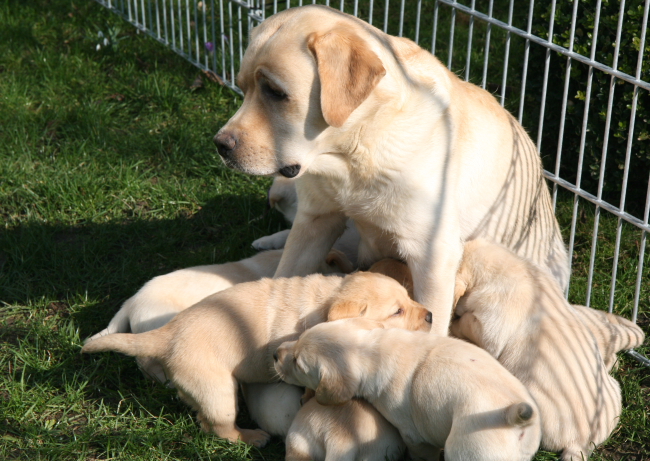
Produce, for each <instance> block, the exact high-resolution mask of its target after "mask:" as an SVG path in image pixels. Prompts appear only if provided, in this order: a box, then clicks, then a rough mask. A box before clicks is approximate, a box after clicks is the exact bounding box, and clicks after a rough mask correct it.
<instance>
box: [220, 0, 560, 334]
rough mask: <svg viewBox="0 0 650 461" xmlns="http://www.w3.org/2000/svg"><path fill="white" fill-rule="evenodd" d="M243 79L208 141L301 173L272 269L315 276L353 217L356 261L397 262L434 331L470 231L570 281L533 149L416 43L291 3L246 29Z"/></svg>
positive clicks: (235, 159) (509, 120)
mask: <svg viewBox="0 0 650 461" xmlns="http://www.w3.org/2000/svg"><path fill="white" fill-rule="evenodd" d="M237 82H238V84H239V86H240V87H241V89H242V90H243V91H244V93H245V98H244V101H243V104H242V106H241V107H240V109H239V110H238V111H237V113H236V114H235V115H234V116H233V117H232V118H231V119H230V120H229V121H228V123H227V124H226V125H225V126H224V127H223V128H222V129H221V130H219V132H218V133H217V135H216V136H215V139H214V141H215V143H216V144H217V149H218V151H219V154H220V155H221V157H222V159H223V161H224V162H225V164H226V165H228V166H230V167H232V168H236V169H238V170H240V171H243V172H246V173H249V174H256V175H282V176H285V177H288V178H295V181H296V188H297V193H298V211H297V214H296V218H295V221H294V224H293V226H292V228H291V232H290V233H289V237H288V240H287V242H286V246H285V251H284V253H283V255H282V260H281V261H280V265H279V267H278V270H277V272H276V273H275V276H293V275H306V274H310V273H313V272H315V271H316V269H317V265H316V263H315V262H316V261H319V260H322V259H324V258H325V255H326V254H327V252H328V251H329V249H330V248H331V247H332V244H333V243H334V241H335V240H336V238H337V237H338V236H339V235H341V233H342V232H343V231H344V229H345V225H346V219H347V218H348V217H349V218H352V219H353V220H354V222H355V225H356V228H357V230H358V231H359V234H360V236H361V243H360V246H359V266H360V267H362V268H366V267H369V266H370V265H371V264H372V263H373V262H375V261H378V260H379V259H382V258H385V257H394V258H398V259H403V260H405V261H406V262H407V263H408V265H409V267H410V268H411V271H412V272H413V279H414V290H415V299H416V300H418V301H419V302H421V303H423V304H424V305H425V306H427V308H428V309H430V310H431V311H432V313H433V314H434V322H433V325H434V328H433V329H432V332H435V333H438V334H444V335H446V334H447V330H448V326H449V321H450V318H451V308H452V304H453V286H454V274H455V273H456V269H457V268H458V265H459V263H460V259H461V256H462V250H463V246H462V242H463V241H464V240H466V239H470V238H475V237H481V236H483V237H489V238H491V239H494V240H496V241H499V242H502V243H504V244H505V245H507V246H508V247H510V248H512V249H513V250H514V251H516V252H517V253H518V254H521V255H523V256H526V257H529V258H531V259H532V260H534V261H536V262H538V263H539V264H540V265H542V266H543V267H546V268H547V269H548V270H549V271H550V272H551V273H553V275H554V276H555V277H556V278H557V279H558V281H559V282H560V284H561V285H566V282H567V280H568V274H569V271H568V258H567V254H566V250H565V248H564V244H563V242H562V237H561V235H560V232H559V227H558V224H557V221H556V219H555V216H554V213H553V209H552V206H551V200H550V194H549V192H548V189H547V186H546V184H545V182H544V179H543V177H542V168H541V162H540V157H539V154H538V152H537V150H536V148H535V145H534V144H533V142H532V141H531V140H530V138H529V137H528V135H527V134H526V131H525V130H524V129H523V127H522V126H521V125H520V124H519V123H518V122H517V121H516V120H515V119H514V118H513V117H512V116H511V115H510V114H509V113H508V112H507V111H506V110H505V109H504V108H502V107H501V106H500V104H499V103H498V101H497V100H496V99H495V98H494V97H493V96H492V95H491V94H489V93H488V92H487V91H484V90H482V89H481V88H479V87H478V86H475V85H472V84H470V83H467V82H464V81H462V80H460V79H459V78H458V77H457V76H456V75H455V74H453V73H452V72H450V71H449V70H447V68H446V67H445V66H444V65H443V64H442V63H440V62H439V61H438V60H437V59H436V58H435V57H434V56H433V55H431V54H430V53H429V52H427V51H425V50H423V49H422V48H420V47H419V46H417V45H416V44H415V43H413V42H412V41H410V40H408V39H405V38H398V37H392V36H389V35H386V34H385V33H383V32H381V31H380V30H379V29H377V28H375V27H372V26H370V25H368V24H367V23H365V22H363V21H361V20H359V19H357V18H355V17H353V16H350V15H347V14H344V13H341V12H340V11H337V10H334V9H331V8H328V7H325V6H319V5H310V6H303V7H299V8H291V9H289V10H286V11H283V12H281V13H278V14H276V15H273V16H272V17H270V18H268V19H266V20H265V21H264V22H263V23H261V24H260V25H259V26H258V27H256V28H255V29H254V30H253V31H252V34H251V40H250V44H249V46H248V49H247V50H246V53H245V55H244V58H243V60H242V63H241V70H240V72H239V75H238V77H237Z"/></svg>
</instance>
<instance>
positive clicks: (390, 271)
mask: <svg viewBox="0 0 650 461" xmlns="http://www.w3.org/2000/svg"><path fill="white" fill-rule="evenodd" d="M368 272H376V273H378V274H384V275H387V276H388V277H390V278H392V279H395V280H397V281H398V282H399V283H400V284H401V285H402V286H403V287H404V288H406V291H407V292H408V294H409V296H410V297H411V298H414V296H413V276H412V275H411V270H410V269H409V267H408V266H407V265H406V264H405V263H403V262H401V261H398V260H397V259H392V258H385V259H382V260H380V261H377V262H376V263H375V264H373V265H372V266H370V269H368Z"/></svg>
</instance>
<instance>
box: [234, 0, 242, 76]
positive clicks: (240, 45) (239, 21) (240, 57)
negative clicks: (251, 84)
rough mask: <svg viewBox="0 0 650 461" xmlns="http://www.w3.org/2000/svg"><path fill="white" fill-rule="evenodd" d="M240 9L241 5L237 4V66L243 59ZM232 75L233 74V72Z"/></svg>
mask: <svg viewBox="0 0 650 461" xmlns="http://www.w3.org/2000/svg"><path fill="white" fill-rule="evenodd" d="M241 10H242V7H241V6H239V7H237V21H238V22H237V32H239V36H238V37H237V38H238V42H239V64H238V66H237V67H239V66H240V65H241V62H242V61H243V60H244V38H243V37H244V31H243V30H242V22H243V21H242V17H241ZM233 75H234V74H233Z"/></svg>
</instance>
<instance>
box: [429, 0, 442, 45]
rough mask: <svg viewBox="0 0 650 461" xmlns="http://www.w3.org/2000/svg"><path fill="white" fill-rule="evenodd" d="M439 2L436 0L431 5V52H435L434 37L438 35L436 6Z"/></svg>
mask: <svg viewBox="0 0 650 461" xmlns="http://www.w3.org/2000/svg"><path fill="white" fill-rule="evenodd" d="M439 5H440V3H439V2H438V0H436V4H435V5H434V6H433V35H432V36H431V54H433V55H435V54H436V37H437V36H438V7H439Z"/></svg>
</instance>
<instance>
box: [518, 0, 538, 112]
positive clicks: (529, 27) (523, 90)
mask: <svg viewBox="0 0 650 461" xmlns="http://www.w3.org/2000/svg"><path fill="white" fill-rule="evenodd" d="M534 4H535V0H530V3H529V5H528V25H527V26H526V32H528V33H529V34H530V32H531V30H532V28H533V6H534ZM529 55H530V40H528V39H526V44H525V45H524V70H523V72H522V75H521V93H520V94H519V114H518V115H517V120H519V123H522V121H523V118H524V100H525V97H526V81H527V79H528V57H529Z"/></svg>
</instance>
